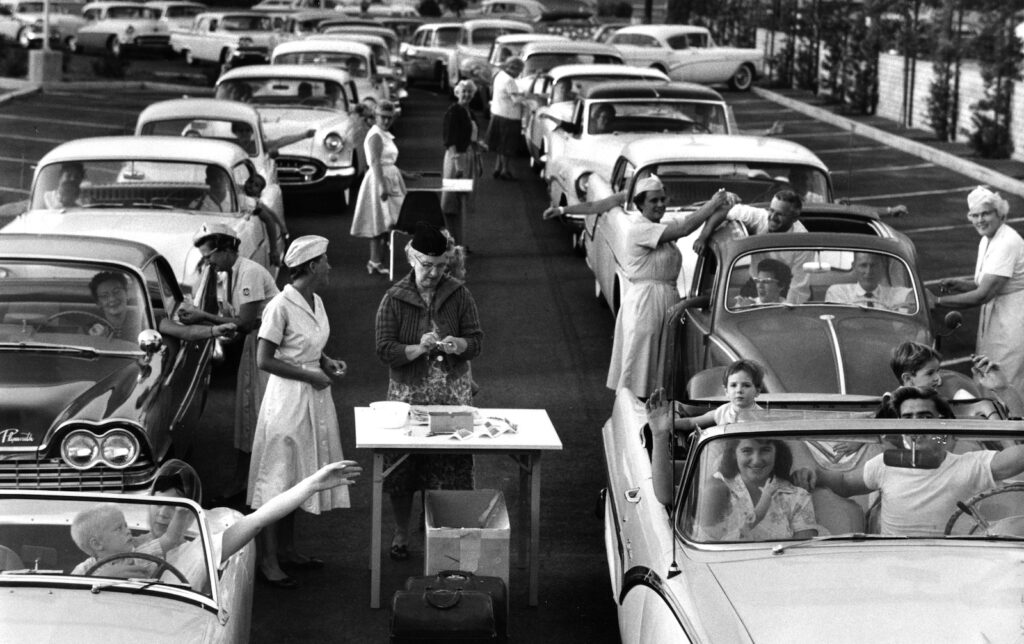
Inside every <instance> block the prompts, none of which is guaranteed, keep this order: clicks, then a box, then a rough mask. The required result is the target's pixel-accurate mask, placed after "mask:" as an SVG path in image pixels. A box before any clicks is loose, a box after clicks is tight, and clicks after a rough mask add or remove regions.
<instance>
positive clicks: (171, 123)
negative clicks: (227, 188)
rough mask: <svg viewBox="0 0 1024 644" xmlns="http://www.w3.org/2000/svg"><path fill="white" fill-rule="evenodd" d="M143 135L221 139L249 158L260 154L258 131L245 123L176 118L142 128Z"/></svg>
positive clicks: (152, 123)
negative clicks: (236, 147)
mask: <svg viewBox="0 0 1024 644" xmlns="http://www.w3.org/2000/svg"><path fill="white" fill-rule="evenodd" d="M140 133H141V134H143V135H147V136H150V135H155V136H196V137H202V138H204V139H220V140H221V141H227V142H229V143H236V144H238V145H239V146H240V147H241V148H242V149H243V150H245V151H246V153H248V155H249V156H256V154H257V152H259V150H258V148H257V144H256V131H255V130H254V129H253V125H252V124H250V123H246V122H245V121H228V120H222V119H207V118H203V119H195V118H176V119H167V120H165V121H150V122H149V123H145V124H143V126H142V131H141V132H140Z"/></svg>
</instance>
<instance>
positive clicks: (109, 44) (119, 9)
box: [67, 2, 170, 56]
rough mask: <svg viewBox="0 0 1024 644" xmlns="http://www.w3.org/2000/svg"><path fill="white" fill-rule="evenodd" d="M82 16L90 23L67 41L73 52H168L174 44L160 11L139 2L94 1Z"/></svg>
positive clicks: (118, 53)
mask: <svg viewBox="0 0 1024 644" xmlns="http://www.w3.org/2000/svg"><path fill="white" fill-rule="evenodd" d="M82 18H84V19H85V22H86V24H84V25H82V26H81V27H80V28H79V29H78V32H77V33H76V34H75V35H74V36H72V37H71V38H70V39H68V40H67V47H68V49H69V50H70V51H72V52H76V53H81V52H88V51H94V52H95V51H107V52H109V53H111V54H113V55H115V56H120V55H122V54H124V53H128V52H131V51H153V52H165V51H167V49H168V46H169V43H170V32H169V31H168V29H167V25H166V24H164V23H162V22H160V19H159V17H158V16H157V12H156V10H154V9H150V8H149V7H146V6H145V5H143V4H139V3H137V2H90V3H89V4H87V5H85V6H84V7H82Z"/></svg>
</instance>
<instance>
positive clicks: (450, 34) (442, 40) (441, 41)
mask: <svg viewBox="0 0 1024 644" xmlns="http://www.w3.org/2000/svg"><path fill="white" fill-rule="evenodd" d="M461 32H462V30H461V28H459V27H445V28H443V29H438V30H437V31H435V32H434V46H435V47H454V46H455V45H457V44H459V36H460V35H461Z"/></svg>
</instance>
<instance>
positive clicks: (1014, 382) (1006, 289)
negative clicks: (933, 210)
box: [935, 186, 1024, 392]
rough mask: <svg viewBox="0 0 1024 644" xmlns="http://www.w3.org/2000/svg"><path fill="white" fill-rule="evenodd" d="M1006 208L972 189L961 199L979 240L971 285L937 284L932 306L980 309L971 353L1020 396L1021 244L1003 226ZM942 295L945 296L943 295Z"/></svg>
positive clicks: (1023, 341)
mask: <svg viewBox="0 0 1024 644" xmlns="http://www.w3.org/2000/svg"><path fill="white" fill-rule="evenodd" d="M1009 212H1010V204H1009V203H1007V201H1006V199H1003V197H1001V196H1000V195H999V194H998V193H996V192H993V191H991V190H989V189H988V188H985V187H982V186H978V187H977V188H975V189H974V190H973V191H971V193H970V194H969V195H967V219H968V220H970V222H971V224H973V225H974V228H975V229H976V230H977V231H978V234H979V235H981V241H980V242H979V243H978V259H977V262H976V264H975V268H974V279H946V280H942V285H941V292H942V293H943V295H940V296H939V297H938V298H937V299H936V300H935V304H937V305H939V306H945V307H949V308H954V309H967V308H972V307H975V306H981V316H980V319H979V320H978V342H977V348H976V349H975V353H977V354H979V355H985V356H988V358H989V359H990V360H991V361H992V362H995V363H996V364H998V365H999V367H1000V369H1001V370H1002V371H1003V374H1004V375H1005V377H1006V379H1007V380H1008V381H1009V383H1010V385H1011V386H1013V387H1014V389H1015V390H1016V391H1018V392H1019V391H1022V390H1024V239H1021V236H1020V235H1019V234H1018V233H1017V231H1015V230H1014V229H1013V228H1011V227H1010V226H1008V225H1007V224H1006V216H1007V215H1008V214H1009ZM947 293H951V294H949V295H947Z"/></svg>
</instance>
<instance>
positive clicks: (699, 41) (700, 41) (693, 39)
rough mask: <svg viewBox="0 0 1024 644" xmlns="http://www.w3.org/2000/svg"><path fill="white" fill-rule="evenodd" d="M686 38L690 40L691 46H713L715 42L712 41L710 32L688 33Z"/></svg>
mask: <svg viewBox="0 0 1024 644" xmlns="http://www.w3.org/2000/svg"><path fill="white" fill-rule="evenodd" d="M686 38H687V40H688V41H689V43H690V46H691V47H711V46H712V44H713V43H712V42H711V36H710V34H705V33H697V34H687V36H686Z"/></svg>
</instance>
